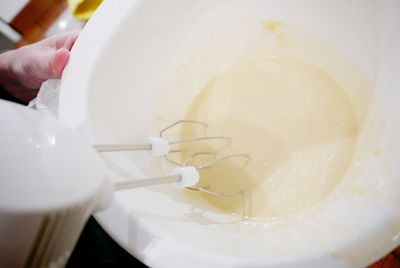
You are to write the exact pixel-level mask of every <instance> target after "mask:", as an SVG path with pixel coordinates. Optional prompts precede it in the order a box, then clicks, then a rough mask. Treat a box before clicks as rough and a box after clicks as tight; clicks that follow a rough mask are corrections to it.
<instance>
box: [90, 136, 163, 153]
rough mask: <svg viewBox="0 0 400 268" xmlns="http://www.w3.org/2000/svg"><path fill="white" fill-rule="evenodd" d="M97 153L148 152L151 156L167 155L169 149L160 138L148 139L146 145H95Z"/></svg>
mask: <svg viewBox="0 0 400 268" xmlns="http://www.w3.org/2000/svg"><path fill="white" fill-rule="evenodd" d="M93 147H94V148H95V149H96V150H97V151H98V152H117V151H150V152H151V154H152V155H153V156H164V155H167V154H168V153H169V151H170V149H171V146H170V145H169V142H168V141H167V140H166V139H164V138H160V137H150V138H149V140H148V144H96V145H93Z"/></svg>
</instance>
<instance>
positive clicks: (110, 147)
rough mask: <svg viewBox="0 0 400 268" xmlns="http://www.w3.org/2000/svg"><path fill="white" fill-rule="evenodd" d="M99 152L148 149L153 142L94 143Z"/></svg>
mask: <svg viewBox="0 0 400 268" xmlns="http://www.w3.org/2000/svg"><path fill="white" fill-rule="evenodd" d="M93 147H94V148H95V149H96V150H97V151H98V152H117V151H148V150H151V144H98V145H93Z"/></svg>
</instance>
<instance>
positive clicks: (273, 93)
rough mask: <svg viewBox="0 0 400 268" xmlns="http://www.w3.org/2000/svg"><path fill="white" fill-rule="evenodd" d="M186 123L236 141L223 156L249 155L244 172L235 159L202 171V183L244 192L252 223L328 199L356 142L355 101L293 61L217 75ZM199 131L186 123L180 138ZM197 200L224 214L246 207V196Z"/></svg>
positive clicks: (206, 147) (250, 64) (248, 65)
mask: <svg viewBox="0 0 400 268" xmlns="http://www.w3.org/2000/svg"><path fill="white" fill-rule="evenodd" d="M186 119H191V120H199V121H204V122H207V123H208V124H209V133H212V134H213V135H223V136H228V137H231V138H232V143H231V144H230V145H229V146H228V147H226V148H224V149H223V152H241V153H247V154H249V155H250V157H251V160H250V161H249V163H248V164H247V165H246V166H245V167H242V166H241V164H240V163H237V162H235V161H233V160H232V161H226V162H224V163H221V164H219V165H217V166H215V167H213V168H212V169H210V170H207V171H205V172H202V174H201V184H202V185H203V186H206V187H209V188H210V189H212V190H213V191H216V192H222V193H225V194H231V193H235V192H238V191H241V190H245V192H246V194H245V199H246V200H247V201H246V205H245V206H247V209H246V211H247V212H246V216H247V217H250V218H272V217H282V216H287V215H291V214H294V213H296V212H299V211H302V210H304V209H307V208H310V207H312V206H313V205H315V204H316V203H317V202H318V201H320V200H322V199H323V198H324V197H326V196H327V195H328V194H329V193H330V192H331V191H332V189H334V187H335V186H336V185H337V184H338V182H339V181H340V180H341V178H342V177H343V176H344V174H345V172H346V170H347V168H348V167H349V164H350V162H351V160H352V156H353V152H354V149H355V143H356V138H357V124H356V119H355V116H354V112H353V108H352V104H351V102H350V101H349V99H348V97H347V96H346V93H345V92H344V90H343V89H342V88H341V87H340V85H339V84H338V83H337V82H336V81H335V80H334V79H333V78H332V77H330V76H329V75H328V74H326V73H325V72H324V71H322V70H321V69H319V68H318V67H316V66H314V65H312V64H309V63H307V62H303V61H299V60H295V59H287V58H275V57H271V58H265V59H261V60H255V61H247V62H242V63H240V64H238V65H235V66H233V67H232V68H230V69H228V70H226V71H224V72H223V73H221V74H219V75H217V76H216V77H215V78H214V79H212V80H211V81H210V82H209V83H208V84H207V85H206V87H205V88H204V89H202V90H201V91H200V92H199V93H198V94H197V96H196V97H195V98H194V100H193V101H192V103H191V105H190V107H189V109H188V110H187V113H186ZM199 131H200V130H198V129H190V126H186V129H185V128H183V130H182V133H185V135H193V134H194V135H198V136H201V135H202V133H196V132H199ZM193 132H195V133H193ZM196 146H197V147H198V148H194V150H198V151H210V150H214V149H215V150H220V148H210V147H212V146H213V145H210V144H197V145H196ZM191 194H193V193H191ZM194 195H196V196H197V198H201V199H204V200H206V201H207V202H209V203H210V204H212V205H213V206H215V207H217V208H218V209H220V210H222V211H223V212H227V213H236V214H239V213H241V211H242V209H243V202H242V200H240V199H241V198H232V199H229V198H221V197H214V196H211V195H207V194H204V193H194Z"/></svg>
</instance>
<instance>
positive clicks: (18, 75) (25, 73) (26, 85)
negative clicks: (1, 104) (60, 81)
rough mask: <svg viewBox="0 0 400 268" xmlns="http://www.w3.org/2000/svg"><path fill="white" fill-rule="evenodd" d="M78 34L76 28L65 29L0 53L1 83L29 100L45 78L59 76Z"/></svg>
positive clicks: (10, 91) (21, 97) (23, 100)
mask: <svg viewBox="0 0 400 268" xmlns="http://www.w3.org/2000/svg"><path fill="white" fill-rule="evenodd" d="M78 35H79V31H73V32H66V33H62V34H58V35H55V36H52V37H49V38H47V39H44V40H42V41H40V42H37V43H34V44H32V45H28V46H25V47H21V48H19V49H15V50H11V51H8V52H5V53H3V54H0V84H1V85H2V86H3V87H4V89H5V90H6V91H7V92H8V93H9V94H11V95H12V96H14V97H15V98H17V99H18V100H20V101H22V102H25V103H28V102H29V101H30V100H32V99H33V98H35V96H36V95H37V92H38V90H39V88H40V85H41V84H42V83H43V82H44V81H46V80H48V79H51V78H60V77H61V74H62V72H63V70H64V68H65V65H66V64H67V62H68V58H69V53H70V50H71V48H72V46H73V44H74V43H75V40H76V39H77V38H78Z"/></svg>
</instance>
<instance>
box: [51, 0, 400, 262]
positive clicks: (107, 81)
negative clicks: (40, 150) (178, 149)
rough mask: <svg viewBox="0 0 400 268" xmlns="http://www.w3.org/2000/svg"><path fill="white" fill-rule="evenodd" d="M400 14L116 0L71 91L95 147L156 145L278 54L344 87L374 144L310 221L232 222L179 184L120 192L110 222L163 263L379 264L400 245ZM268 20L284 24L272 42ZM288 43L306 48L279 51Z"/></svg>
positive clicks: (140, 164) (391, 9)
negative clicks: (203, 102)
mask: <svg viewBox="0 0 400 268" xmlns="http://www.w3.org/2000/svg"><path fill="white" fill-rule="evenodd" d="M398 14H400V2H399V1H396V0H387V1H378V0H367V1H365V0H351V1H348V0H338V1H318V0H308V1H289V0H281V1H277V0H275V1H274V0H270V1H261V0H258V1H257V0H250V1H244V0H243V1H239V0H232V1H223V0H218V1H215V0H203V1H187V0H170V1H161V0H160V1H156V0H147V1H139V0H137V1H133V0H121V1H104V3H103V4H102V5H101V6H100V8H99V9H98V11H97V12H96V13H95V14H94V16H93V17H92V18H91V20H90V21H89V23H88V24H87V25H86V27H85V29H84V30H83V31H82V33H81V35H80V37H79V39H78V41H77V43H76V44H75V46H74V48H73V51H72V54H71V58H70V62H69V65H68V67H67V69H66V70H65V73H64V75H63V78H62V85H61V95H60V107H59V114H60V119H61V120H62V121H64V122H65V123H67V124H69V125H70V126H72V127H74V128H76V129H78V130H79V131H81V132H82V133H83V134H84V135H85V136H86V137H87V139H88V140H90V141H91V142H92V143H118V142H121V143H126V142H140V141H143V140H144V139H145V137H147V136H148V134H149V133H150V132H151V131H153V128H154V126H155V125H156V124H155V122H157V120H177V119H180V118H181V117H182V116H183V114H184V112H185V109H186V108H187V106H188V104H189V103H190V101H191V99H192V98H193V96H194V95H195V93H196V92H197V91H198V90H200V89H201V88H202V87H203V86H204V84H205V83H207V82H208V81H209V80H210V79H211V78H212V77H213V76H214V75H215V74H216V73H218V72H220V71H221V70H223V69H225V68H227V67H229V66H230V65H233V64H235V63H237V62H239V61H241V60H244V59H247V58H252V57H258V56H263V55H268V54H270V55H272V54H274V53H275V54H277V55H285V56H295V57H299V58H304V59H305V60H307V61H310V62H312V63H313V64H315V65H317V66H319V67H320V68H322V69H323V70H325V71H326V72H327V73H329V74H330V75H331V76H333V77H334V78H335V79H336V80H337V81H338V82H339V83H341V84H343V87H344V89H345V90H347V94H348V96H349V98H350V99H351V101H352V102H353V105H354V107H355V110H356V115H357V120H358V124H359V128H360V136H359V138H358V144H357V150H356V153H355V156H354V159H353V162H352V164H351V167H350V168H349V170H348V172H347V174H346V175H345V177H344V178H343V179H342V181H341V183H340V184H339V185H338V186H337V188H336V189H335V190H334V191H333V192H332V193H331V194H330V195H329V196H328V197H327V198H326V200H324V202H325V203H324V204H325V205H324V206H322V207H321V206H320V207H319V208H318V209H315V210H313V211H312V212H310V213H308V214H307V215H305V216H304V217H303V218H301V219H300V220H298V219H285V220H282V221H280V222H278V223H275V222H274V224H272V223H271V222H267V223H265V224H259V223H258V224H252V223H248V224H243V223H240V222H235V221H233V222H232V221H230V220H229V217H227V216H225V215H220V214H218V213H216V212H214V211H212V210H207V208H206V207H205V206H204V207H203V205H202V204H197V203H193V202H191V201H190V200H189V199H185V198H184V197H181V195H179V193H177V192H175V191H173V190H171V189H170V188H168V186H162V187H155V188H147V189H134V190H127V191H122V192H118V193H116V195H115V199H114V202H113V204H112V205H111V207H110V208H108V209H107V210H106V211H104V212H101V213H99V214H97V215H96V218H97V219H98V220H99V221H100V223H101V225H102V226H103V227H104V228H105V230H106V231H107V232H108V233H109V234H110V235H111V236H112V237H113V238H114V239H115V240H116V241H117V242H118V243H119V244H120V245H121V246H122V247H124V248H125V249H126V250H127V251H128V252H130V253H131V254H132V255H134V256H136V257H137V258H139V259H140V260H142V261H143V262H144V263H145V264H147V265H149V266H151V267H187V266H190V267H205V266H210V267H277V266H280V267H361V266H365V265H367V264H370V263H372V262H373V261H375V260H377V259H379V258H380V257H381V256H383V255H384V254H386V253H387V252H389V251H390V250H392V249H393V248H394V247H395V246H396V245H398V244H399V243H400V212H399V211H400V176H399V175H400V165H399V160H398V159H399V157H400V155H399V152H400V150H399V149H400V148H399V143H400V140H399V137H400V124H399V123H400V105H399V103H400V91H399V90H398V89H399V87H400V76H399V75H398V74H399V73H400V50H399V47H400V19H399V16H398ZM265 23H267V24H268V23H277V24H279V25H284V27H283V28H281V30H280V31H278V32H275V33H272V35H268V34H265V33H264V32H265V27H264V28H263V27H262V25H264V26H265ZM272 28H273V27H272ZM263 31H264V32H263ZM263 33H264V34H263ZM280 34H282V35H288V36H292V37H293V40H292V39H290V38H289V39H290V40H289V42H288V43H286V45H284V46H279V42H278V41H279V35H280ZM286 37H287V36H286ZM286 37H285V38H286ZM296 40H297V41H296ZM299 40H300V41H299ZM342 67H343V68H342ZM349 74H350V76H353V77H352V78H351V79H348V77H349ZM353 74H354V75H353ZM358 76H359V77H358ZM177 81H178V82H179V83H178V82H177ZM354 81H355V82H354ZM363 81H365V83H364V84H363ZM359 96H363V97H361V98H360V97H359ZM160 118H161V119H160ZM106 163H108V165H109V173H110V176H111V177H112V179H113V180H115V181H117V180H122V179H123V178H124V177H126V176H127V175H129V176H131V177H138V178H141V177H146V176H151V175H152V174H160V172H165V170H164V168H163V165H162V164H161V161H160V160H159V159H153V158H152V157H150V156H149V155H147V154H145V153H143V154H137V153H136V154H116V155H112V156H111V157H108V159H107V160H106Z"/></svg>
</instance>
